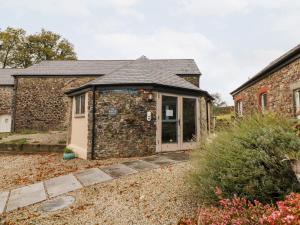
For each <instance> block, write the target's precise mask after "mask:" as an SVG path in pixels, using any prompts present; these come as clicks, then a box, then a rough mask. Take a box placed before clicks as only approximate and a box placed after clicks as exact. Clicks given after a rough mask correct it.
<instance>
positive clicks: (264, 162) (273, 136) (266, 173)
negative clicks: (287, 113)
mask: <svg viewBox="0 0 300 225" xmlns="http://www.w3.org/2000/svg"><path fill="white" fill-rule="evenodd" d="M299 147H300V138H299V137H298V136H297V135H296V134H295V131H294V129H293V127H292V124H291V122H290V121H288V120H287V119H284V118H281V117H279V116H276V115H259V114H257V115H253V116H252V117H248V118H244V119H242V120H239V121H237V122H236V123H235V124H234V125H233V126H232V127H230V128H228V130H223V131H221V132H220V133H217V135H216V137H215V138H214V139H213V140H211V141H210V142H208V143H206V144H204V145H202V146H200V147H199V149H198V150H197V151H195V153H194V155H193V159H194V160H193V163H194V170H193V172H192V175H191V182H192V184H193V187H194V188H195V191H196V194H198V196H199V199H200V200H201V201H202V202H204V203H205V202H206V203H214V202H216V201H217V200H218V199H217V198H216V195H215V189H216V187H219V188H221V190H222V191H223V194H224V197H225V198H231V197H233V196H234V195H237V196H239V197H246V198H247V199H249V200H254V199H256V200H259V201H261V202H264V203H267V202H275V201H276V200H280V199H283V198H284V196H285V195H286V194H287V193H289V192H291V191H299V190H300V187H299V184H298V183H297V179H296V177H295V175H294V173H293V171H292V169H291V165H290V162H289V161H286V160H283V159H284V158H285V155H286V154H288V153H290V152H298V151H299Z"/></svg>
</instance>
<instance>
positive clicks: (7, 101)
mask: <svg viewBox="0 0 300 225" xmlns="http://www.w3.org/2000/svg"><path fill="white" fill-rule="evenodd" d="M13 92H14V88H13V86H0V115H2V114H12V100H13Z"/></svg>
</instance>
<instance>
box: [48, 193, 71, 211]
mask: <svg viewBox="0 0 300 225" xmlns="http://www.w3.org/2000/svg"><path fill="white" fill-rule="evenodd" d="M74 202H75V198H74V197H73V196H68V195H67V196H59V197H56V198H53V199H51V200H48V201H46V202H45V203H43V205H42V210H43V211H45V212H54V211H57V210H60V209H63V208H66V207H68V206H69V205H71V204H72V203H74Z"/></svg>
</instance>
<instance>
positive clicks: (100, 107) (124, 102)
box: [88, 90, 156, 159]
mask: <svg viewBox="0 0 300 225" xmlns="http://www.w3.org/2000/svg"><path fill="white" fill-rule="evenodd" d="M147 96H148V94H147V93H145V92H144V91H134V90H114V91H102V92H100V93H99V92H97V95H96V129H95V130H96V140H95V158H97V159H99V158H109V157H130V156H145V155H151V154H153V153H155V149H156V102H155V101H154V100H153V101H148V100H147ZM89 98H90V99H92V93H89ZM153 99H156V97H155V96H154V98H153ZM89 102H90V103H91V104H90V105H89V120H90V122H89V138H88V140H89V144H88V146H91V141H92V140H91V139H92V138H91V136H92V135H91V132H92V101H89ZM148 111H151V113H152V119H151V121H150V122H149V121H147V112H148ZM88 153H90V147H89V150H88Z"/></svg>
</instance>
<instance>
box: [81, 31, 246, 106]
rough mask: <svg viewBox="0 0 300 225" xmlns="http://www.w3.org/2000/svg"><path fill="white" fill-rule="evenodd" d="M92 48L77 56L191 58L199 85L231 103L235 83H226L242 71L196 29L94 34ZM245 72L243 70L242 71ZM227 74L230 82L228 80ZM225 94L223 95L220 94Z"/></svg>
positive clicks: (233, 59) (235, 61)
mask: <svg viewBox="0 0 300 225" xmlns="http://www.w3.org/2000/svg"><path fill="white" fill-rule="evenodd" d="M93 38H94V41H93V42H94V49H93V50H92V51H91V49H90V51H89V52H88V53H87V52H86V51H84V49H82V52H80V49H79V54H80V55H85V58H94V59H97V58H99V55H101V53H105V57H104V58H106V59H107V58H110V59H116V58H117V59H118V58H129V59H136V58H138V57H140V56H141V55H146V56H147V57H148V58H150V59H151V58H152V59H155V58H192V59H195V60H196V62H197V65H198V66H199V68H200V71H201V72H202V73H203V75H202V77H201V82H200V85H201V88H202V89H205V90H208V91H210V92H219V93H223V96H224V97H225V99H226V101H228V102H230V103H231V97H230V96H229V94H228V93H229V91H231V90H233V88H234V87H235V86H234V85H237V84H238V82H234V83H231V84H232V85H227V84H228V83H230V81H231V80H239V79H236V78H237V77H238V76H239V74H241V73H242V71H243V68H242V66H239V64H238V60H237V59H235V58H234V57H233V55H232V54H231V53H230V52H226V51H225V50H224V49H222V48H221V47H220V46H218V45H216V44H215V43H214V42H213V41H211V40H210V39H209V38H207V37H206V36H205V35H203V34H202V33H200V32H180V31H176V30H171V29H160V30H158V31H157V32H153V33H148V34H135V33H97V34H95V35H94V37H93ZM244 72H245V71H244ZM228 77H230V81H229V80H228ZM224 93H225V94H224Z"/></svg>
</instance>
